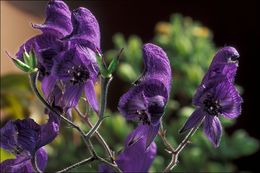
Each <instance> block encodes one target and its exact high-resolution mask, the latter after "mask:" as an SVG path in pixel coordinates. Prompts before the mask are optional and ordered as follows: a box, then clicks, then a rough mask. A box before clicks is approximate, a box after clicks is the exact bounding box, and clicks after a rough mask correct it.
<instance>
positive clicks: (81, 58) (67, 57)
mask: <svg viewBox="0 0 260 173" xmlns="http://www.w3.org/2000/svg"><path fill="white" fill-rule="evenodd" d="M52 74H53V75H54V76H56V77H57V78H58V79H59V80H60V81H62V83H63V87H64V91H63V95H62V96H61V102H62V103H61V105H64V106H65V107H74V106H76V105H77V103H78V101H79V98H80V96H81V94H82V92H83V90H84V91H85V95H86V98H87V100H88V102H89V104H90V105H91V107H92V108H93V109H94V110H95V111H98V102H97V99H96V94H95V90H94V83H95V82H96V80H97V76H98V65H97V63H96V60H95V58H94V57H93V56H92V51H90V50H89V49H85V48H83V47H78V46H75V47H74V48H71V49H69V50H68V51H66V52H64V53H63V54H60V55H59V57H57V58H56V62H55V65H54V67H53V70H52Z"/></svg>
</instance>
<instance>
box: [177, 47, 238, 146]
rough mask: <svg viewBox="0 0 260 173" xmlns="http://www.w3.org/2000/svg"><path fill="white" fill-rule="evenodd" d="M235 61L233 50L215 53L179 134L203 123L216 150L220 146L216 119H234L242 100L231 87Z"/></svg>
mask: <svg viewBox="0 0 260 173" xmlns="http://www.w3.org/2000/svg"><path fill="white" fill-rule="evenodd" d="M238 58H239V54H238V52H237V50H236V49H235V48H233V47H224V48H222V49H220V50H219V51H218V52H217V53H216V55H215V56H214V58H213V60H212V63H211V65H210V67H209V70H208V72H207V73H206V75H205V76H204V78H203V80H202V83H201V84H200V86H199V87H198V89H197V91H196V93H195V96H194V98H193V104H194V105H195V106H196V110H195V111H194V112H193V113H192V115H191V116H190V117H189V119H188V120H187V122H186V123H185V125H184V126H183V128H182V129H181V131H180V132H184V131H186V130H188V129H192V128H196V127H197V126H198V125H199V124H200V123H201V122H202V121H203V120H204V132H205V134H206V136H207V137H208V138H209V140H210V141H211V142H212V143H213V144H214V146H215V147H218V146H219V143H220V139H221V134H222V127H221V124H220V121H219V117H220V116H223V117H225V118H229V119H233V118H236V117H237V116H239V115H240V113H241V103H242V98H241V97H240V95H239V93H238V91H237V90H236V88H235V86H234V78H235V74H236V71H237V67H238Z"/></svg>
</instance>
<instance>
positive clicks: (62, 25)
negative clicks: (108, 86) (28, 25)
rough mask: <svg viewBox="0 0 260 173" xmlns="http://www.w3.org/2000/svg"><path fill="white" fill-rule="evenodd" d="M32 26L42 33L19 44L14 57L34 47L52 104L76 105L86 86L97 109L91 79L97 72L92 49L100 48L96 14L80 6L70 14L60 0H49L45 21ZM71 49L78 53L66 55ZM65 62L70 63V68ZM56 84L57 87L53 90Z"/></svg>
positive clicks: (93, 80)
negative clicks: (52, 99)
mask: <svg viewBox="0 0 260 173" xmlns="http://www.w3.org/2000/svg"><path fill="white" fill-rule="evenodd" d="M33 27H34V28H37V29H40V30H41V31H42V32H43V33H42V34H41V35H38V36H35V37H33V38H31V39H30V40H28V41H27V42H26V43H25V44H24V45H22V46H21V48H20V50H19V51H18V53H17V54H16V56H17V58H19V59H22V56H23V53H24V51H25V50H26V51H27V52H29V51H30V50H31V49H33V50H34V52H35V54H36V57H37V60H38V65H37V66H38V69H39V72H40V76H39V79H40V81H41V82H42V90H43V93H44V96H45V98H46V99H47V100H49V97H50V96H53V93H54V92H55V94H56V95H57V96H55V99H56V100H55V105H56V106H58V107H65V108H66V110H68V109H69V108H71V107H73V106H75V105H76V104H77V102H78V100H79V97H80V95H81V93H82V90H83V89H85V91H86V97H87V99H88V101H89V103H90V105H91V106H92V108H93V109H94V110H95V111H98V104H97V100H96V96H95V92H94V82H95V81H96V78H97V75H98V68H97V67H98V66H97V64H96V60H95V58H96V55H95V51H96V50H97V49H100V31H99V25H98V22H97V20H96V18H95V16H94V15H93V14H92V13H91V12H90V11H89V10H88V9H86V8H83V7H80V8H78V9H76V10H74V11H73V12H72V13H71V12H70V10H69V8H68V6H67V5H66V4H65V3H64V2H63V1H60V0H50V1H49V3H48V5H47V8H46V20H45V22H44V24H34V25H33ZM79 49H81V50H79ZM72 52H77V53H76V55H73V58H68V56H70V55H71V53H72ZM76 56H79V57H76ZM82 57H83V58H82ZM70 61H71V62H70ZM54 63H56V64H54ZM64 63H67V64H70V65H71V64H73V67H69V65H67V66H66V64H64ZM54 66H55V67H54ZM63 66H66V67H65V68H66V73H65V74H61V71H62V70H63V69H60V67H62V68H63ZM53 68H54V69H53ZM74 68H75V69H74ZM87 68H89V69H87ZM68 71H70V74H68ZM52 72H54V73H52ZM62 72H64V71H62ZM76 73H77V74H76ZM66 75H67V76H66ZM77 75H79V76H77ZM69 78H70V79H69ZM67 79H69V80H70V81H71V82H68V80H67ZM58 80H59V81H58ZM73 80H74V81H73ZM60 81H61V82H60ZM71 84H73V85H71ZM57 86H58V87H59V88H60V90H57V89H56V88H57ZM74 94H75V95H74ZM57 99H59V100H57ZM66 110H65V111H66Z"/></svg>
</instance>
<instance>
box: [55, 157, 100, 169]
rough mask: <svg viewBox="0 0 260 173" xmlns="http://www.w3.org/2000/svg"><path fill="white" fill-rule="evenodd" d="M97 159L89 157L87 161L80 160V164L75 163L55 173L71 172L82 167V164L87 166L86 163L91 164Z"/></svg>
mask: <svg viewBox="0 0 260 173" xmlns="http://www.w3.org/2000/svg"><path fill="white" fill-rule="evenodd" d="M96 159H97V158H95V157H93V156H92V157H89V158H87V159H84V160H82V161H80V162H77V163H75V164H73V165H71V166H69V167H67V168H65V169H62V170H60V171H57V172H56V173H63V172H67V171H69V170H71V169H74V168H78V167H80V166H82V165H84V164H87V163H91V162H93V161H94V160H96Z"/></svg>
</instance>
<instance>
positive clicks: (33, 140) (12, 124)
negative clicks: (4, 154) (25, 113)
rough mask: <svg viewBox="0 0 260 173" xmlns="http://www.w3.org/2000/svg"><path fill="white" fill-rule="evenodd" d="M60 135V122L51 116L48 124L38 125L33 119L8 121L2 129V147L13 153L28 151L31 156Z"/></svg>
mask: <svg viewBox="0 0 260 173" xmlns="http://www.w3.org/2000/svg"><path fill="white" fill-rule="evenodd" d="M58 133H59V120H58V119H57V118H56V117H55V116H50V118H49V120H48V122H47V123H46V124H43V125H39V124H37V123H36V122H35V121H34V120H33V119H30V118H27V119H24V120H16V121H8V122H7V123H6V124H5V126H4V127H2V128H1V129H0V135H1V141H0V146H1V147H2V148H3V149H5V150H8V151H9V152H11V153H16V154H20V153H22V152H23V151H28V152H29V153H30V154H31V155H34V153H35V152H36V151H37V150H38V149H39V148H41V147H42V146H44V145H46V144H48V143H50V142H51V141H52V140H53V139H55V137H56V136H57V135H58Z"/></svg>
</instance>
